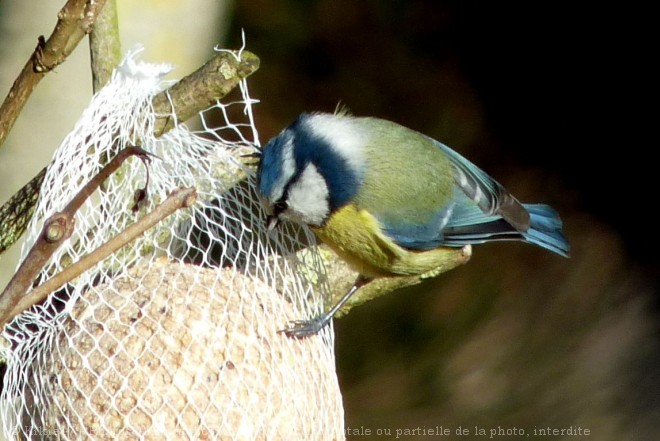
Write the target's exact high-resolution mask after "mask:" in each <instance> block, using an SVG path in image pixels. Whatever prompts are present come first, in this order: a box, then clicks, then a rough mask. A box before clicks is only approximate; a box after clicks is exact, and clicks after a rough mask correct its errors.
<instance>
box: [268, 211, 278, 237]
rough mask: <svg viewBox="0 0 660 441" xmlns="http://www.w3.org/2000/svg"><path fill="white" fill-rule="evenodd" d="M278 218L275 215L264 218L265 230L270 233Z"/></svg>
mask: <svg viewBox="0 0 660 441" xmlns="http://www.w3.org/2000/svg"><path fill="white" fill-rule="evenodd" d="M278 223H280V220H279V218H278V217H277V216H273V215H270V216H268V217H267V218H266V231H268V234H271V233H272V232H273V230H274V229H275V227H276V226H277V224H278Z"/></svg>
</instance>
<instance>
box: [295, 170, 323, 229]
mask: <svg viewBox="0 0 660 441" xmlns="http://www.w3.org/2000/svg"><path fill="white" fill-rule="evenodd" d="M287 206H288V210H287V214H288V215H289V216H290V217H291V218H292V220H297V221H301V222H303V223H306V224H311V225H321V224H322V223H323V222H324V221H325V219H326V218H327V217H328V215H329V214H330V206H329V204H328V186H327V185H326V183H325V179H323V176H321V174H320V173H319V172H318V170H317V169H316V167H315V166H314V165H312V164H308V165H307V166H306V167H305V169H304V170H303V172H302V173H301V174H300V177H299V178H298V180H297V181H296V182H295V183H294V184H292V185H291V187H289V193H288V198H287Z"/></svg>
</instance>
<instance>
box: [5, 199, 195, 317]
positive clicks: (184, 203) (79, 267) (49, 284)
mask: <svg viewBox="0 0 660 441" xmlns="http://www.w3.org/2000/svg"><path fill="white" fill-rule="evenodd" d="M196 198H197V193H196V191H195V188H194V187H190V188H179V189H177V190H175V191H173V192H172V193H170V195H169V196H168V197H167V199H165V201H163V203H161V204H160V205H158V206H157V207H156V208H155V209H154V210H153V211H151V212H150V213H148V214H146V215H145V216H144V217H142V218H140V220H138V221H136V222H135V223H134V224H132V225H130V226H128V227H127V228H126V229H125V230H124V231H122V232H121V233H119V234H118V235H116V236H114V237H113V238H112V239H110V240H109V241H107V242H106V243H104V244H103V245H101V246H100V247H98V248H97V249H96V250H94V251H93V252H91V253H89V254H86V255H85V256H83V257H81V258H80V260H78V261H77V262H76V263H74V264H73V265H71V266H69V267H67V268H66V269H64V270H62V271H61V272H59V273H57V274H55V275H54V276H53V277H51V278H50V279H48V280H47V281H45V282H44V283H43V284H41V285H40V286H38V287H36V288H34V289H33V290H32V291H30V292H29V293H28V294H27V295H26V296H24V297H21V298H20V299H19V301H18V303H16V305H15V306H14V308H13V309H12V311H11V312H10V313H9V315H8V316H7V317H6V318H5V317H4V314H3V316H0V329H2V327H3V326H4V325H5V324H6V323H8V322H9V321H11V320H12V319H13V318H14V317H16V316H17V315H18V314H20V313H22V312H23V311H25V310H26V309H28V308H31V307H32V306H34V305H35V304H37V303H39V302H41V301H42V300H44V299H45V298H46V297H48V295H49V294H50V293H52V292H53V291H55V290H57V289H59V288H61V287H62V286H63V285H64V284H66V283H68V282H70V281H71V280H73V279H75V278H76V277H78V276H79V275H81V274H82V273H84V272H85V271H87V270H88V269H90V268H91V267H93V266H94V265H96V264H97V263H99V262H101V261H102V260H104V259H105V258H107V257H108V256H110V255H111V254H112V253H114V252H116V251H117V250H119V249H120V248H122V247H123V246H125V245H128V244H129V243H131V242H132V241H133V240H135V239H136V238H137V237H139V236H140V235H142V234H144V232H145V231H147V230H148V229H150V228H151V227H153V226H154V225H156V224H157V223H158V222H160V221H162V220H163V219H165V218H166V217H168V216H170V215H171V214H172V213H174V212H175V211H176V210H179V209H181V208H187V207H190V206H191V205H192V204H193V203H194V202H195V200H196Z"/></svg>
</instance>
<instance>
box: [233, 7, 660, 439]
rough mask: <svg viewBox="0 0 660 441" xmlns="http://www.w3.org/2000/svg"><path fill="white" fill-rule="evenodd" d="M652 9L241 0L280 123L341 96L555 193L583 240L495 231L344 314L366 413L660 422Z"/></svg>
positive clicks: (631, 431) (470, 421)
mask: <svg viewBox="0 0 660 441" xmlns="http://www.w3.org/2000/svg"><path fill="white" fill-rule="evenodd" d="M647 17H649V18H650V17H651V15H650V14H649V11H643V10H637V9H636V7H635V6H632V5H629V4H628V3H626V4H624V3H613V4H612V6H609V7H606V6H604V4H601V3H598V4H594V5H586V4H583V3H578V2H573V3H569V2H564V3H561V2H559V3H558V2H552V3H548V2H527V3H516V4H513V3H507V2H505V3H503V2H475V1H461V2H458V1H454V2H452V1H421V0H418V1H352V0H333V1H331V0H325V1H286V0H257V1H250V2H237V4H236V10H235V17H234V22H233V31H232V32H230V35H234V36H239V35H240V30H241V29H243V30H244V31H245V34H246V35H247V46H248V49H249V50H251V51H253V52H255V53H256V54H258V55H259V57H260V58H261V68H260V70H259V71H258V72H257V73H256V74H255V75H254V76H253V77H252V78H251V79H250V88H251V94H252V96H253V97H256V98H258V99H260V100H261V103H260V104H259V105H258V106H257V108H256V116H257V123H258V125H259V129H260V135H261V137H262V142H265V141H267V139H268V138H269V137H271V136H273V135H274V134H276V133H277V132H279V131H280V130H281V129H282V128H283V127H284V126H286V125H288V124H289V123H290V122H291V121H292V120H293V119H294V118H295V117H296V116H297V115H298V114H299V113H301V112H303V111H314V110H320V111H333V110H334V108H335V107H336V105H337V103H338V102H340V101H341V102H342V103H343V104H344V105H346V106H347V107H348V108H350V109H351V111H352V112H353V113H355V114H357V115H372V116H378V117H381V118H386V119H391V120H393V121H396V122H399V123H401V124H403V125H407V126H409V127H411V128H414V129H416V130H419V131H421V132H423V133H426V134H428V135H430V136H432V137H434V138H436V139H438V140H440V141H443V142H445V143H446V144H448V145H450V146H452V147H453V148H454V149H456V150H458V151H459V152H461V153H462V154H464V155H465V156H467V157H468V158H470V159H471V160H473V161H474V162H475V163H476V164H478V165H479V166H481V167H482V168H484V169H485V170H486V171H488V172H489V173H490V174H491V175H493V176H494V177H495V178H496V179H498V180H499V181H500V182H502V183H503V184H504V185H505V186H506V187H507V188H509V190H511V191H512V193H514V194H515V195H517V196H518V197H519V198H520V199H521V200H523V201H525V202H546V203H550V204H552V205H553V206H555V207H556V208H557V209H558V210H559V212H560V213H561V214H562V217H563V219H564V221H565V231H566V234H567V236H568V238H569V241H570V242H571V245H572V257H571V259H562V258H559V257H557V256H554V255H551V254H550V253H547V252H544V251H543V250H541V249H537V248H535V247H530V246H525V245H520V244H510V243H508V244H492V245H485V246H481V247H477V248H476V249H475V254H474V257H473V258H472V260H471V262H470V263H469V264H468V265H466V266H464V267H462V268H459V269H457V270H454V271H452V272H451V273H449V274H446V275H443V276H442V277H440V278H439V280H435V281H433V282H430V283H427V284H425V285H422V286H421V287H419V288H417V289H414V290H408V291H406V292H401V293H394V294H392V295H390V296H388V298H382V299H378V300H376V301H373V302H371V303H370V304H368V305H365V306H362V307H360V308H357V309H356V310H354V311H353V312H351V314H350V315H349V316H348V317H346V318H345V319H341V320H337V321H336V322H335V329H336V332H337V356H338V369H339V375H340V382H341V385H342V391H343V394H344V401H345V407H346V424H347V426H348V427H361V426H364V427H370V428H372V429H376V428H380V427H390V428H405V427H418V426H428V427H432V426H436V425H443V424H444V425H445V426H446V427H451V428H454V429H455V428H456V427H458V426H459V425H464V426H466V425H467V426H471V427H473V426H474V425H476V424H481V425H483V426H485V427H497V426H498V425H500V426H503V427H514V426H518V427H525V428H527V429H528V430H531V429H533V428H534V427H540V426H544V425H548V424H549V425H550V426H552V427H568V426H570V425H581V426H582V427H588V428H590V429H591V431H592V437H593V439H598V440H608V439H613V440H615V439H616V440H618V439H653V438H652V437H653V436H655V435H654V434H655V433H657V432H656V430H657V429H658V420H659V418H658V416H659V415H660V413H659V411H658V409H659V408H660V403H659V396H660V393H659V392H660V378H659V374H658V369H657V368H658V366H659V363H658V359H659V357H658V332H657V309H658V308H657V306H658V302H657V300H658V295H657V271H658V269H659V260H658V257H657V246H658V235H657V234H656V233H655V231H654V229H655V228H656V222H655V221H654V219H653V216H654V215H653V214H652V213H651V212H652V211H653V209H654V205H655V202H656V199H657V198H656V189H657V187H658V186H657V184H656V182H655V175H656V174H657V172H656V165H655V161H654V160H653V159H652V158H651V156H650V153H651V151H652V149H654V148H655V144H656V143H655V142H654V141H652V140H653V139H654V138H652V137H651V136H650V130H649V129H650V127H649V126H650V124H649V122H650V120H651V118H650V113H651V111H650V110H648V109H652V108H653V107H654V106H653V105H654V102H653V101H652V100H651V86H650V81H648V80H649V79H650V76H651V75H650V70H649V66H650V60H651V59H652V58H653V57H654V56H655V55H654V54H655V53H656V52H657V49H654V50H651V48H650V47H648V46H649V42H650V41H651V37H652V35H651V34H652V32H651V27H650V26H649V25H647V21H649V18H647ZM239 45H240V41H239V39H238V37H236V38H235V41H233V44H230V46H239ZM654 113H655V112H654ZM472 436H474V434H472ZM385 438H387V437H385ZM404 438H405V437H404ZM349 439H350V437H349ZM354 439H360V438H359V437H355V438H354ZM409 439H419V437H414V436H413V437H410V438H409ZM461 439H470V437H462V438H461ZM475 439H479V438H478V437H475ZM554 439H563V438H562V437H556V438H554ZM565 439H574V438H571V437H566V438H565Z"/></svg>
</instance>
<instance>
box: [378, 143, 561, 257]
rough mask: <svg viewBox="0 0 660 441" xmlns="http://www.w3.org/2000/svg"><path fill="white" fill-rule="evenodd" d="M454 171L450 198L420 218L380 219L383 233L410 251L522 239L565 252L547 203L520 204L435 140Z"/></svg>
mask: <svg viewBox="0 0 660 441" xmlns="http://www.w3.org/2000/svg"><path fill="white" fill-rule="evenodd" d="M433 142H434V144H435V145H436V146H437V147H438V148H439V149H441V150H442V151H443V152H444V153H445V154H446V155H447V157H449V159H450V161H451V163H452V166H453V171H454V186H453V197H452V202H451V203H450V204H449V205H447V206H446V207H443V208H441V209H438V211H437V212H436V213H435V215H434V216H432V217H431V218H430V219H429V220H428V221H425V222H423V223H419V222H417V223H414V222H406V221H404V220H401V219H396V220H392V219H379V220H380V221H381V224H382V227H383V232H384V233H385V234H387V235H388V236H389V237H390V238H392V240H394V241H395V242H396V243H397V244H398V245H400V246H402V247H404V248H408V249H412V250H426V249H431V248H436V247H439V246H450V247H459V246H464V245H468V244H480V243H484V242H489V241H495V240H522V241H525V242H529V243H533V244H536V245H539V246H541V247H543V248H546V249H548V250H550V251H553V252H555V253H557V254H560V255H562V256H567V255H568V252H569V245H568V242H567V241H566V238H565V237H564V236H563V234H562V232H561V227H562V223H561V219H560V218H559V215H558V214H557V212H556V211H555V210H553V209H552V208H551V207H550V206H548V205H541V204H521V203H520V202H518V200H517V199H516V198H514V197H513V196H512V195H511V194H510V193H509V192H508V191H507V190H506V189H505V188H504V187H503V186H502V185H501V184H500V183H498V182H497V181H495V180H494V179H493V178H491V177H490V176H488V175H487V174H486V173H485V172H484V171H483V170H481V169H480V168H478V167H477V166H475V165H474V164H472V163H471V162H470V161H468V160H467V159H465V158H464V157H462V156H461V155H459V154H458V153H456V152H455V151H454V150H452V149H450V148H449V147H447V146H445V145H444V144H441V143H439V142H437V141H435V140H433Z"/></svg>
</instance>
